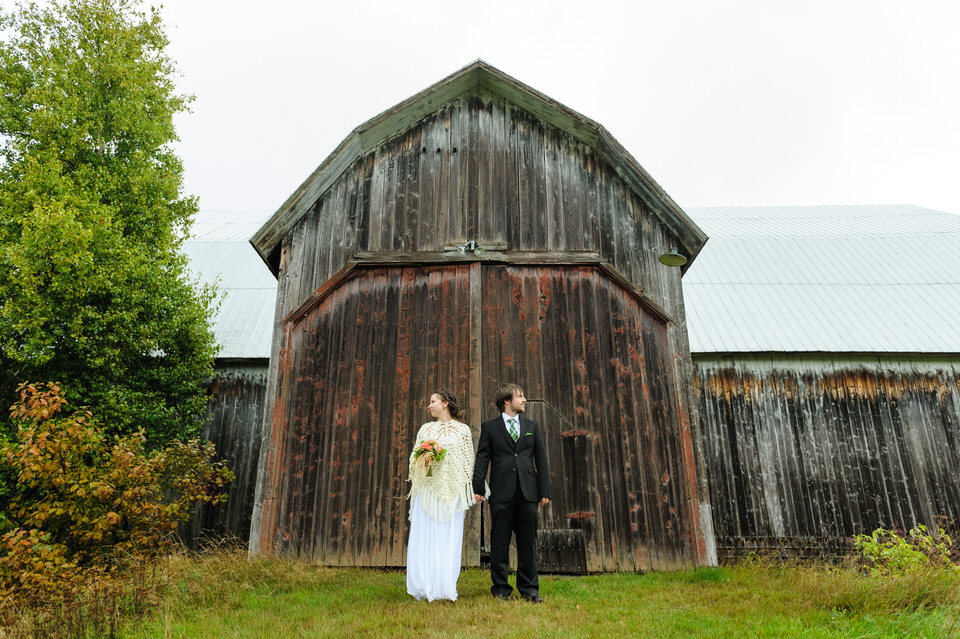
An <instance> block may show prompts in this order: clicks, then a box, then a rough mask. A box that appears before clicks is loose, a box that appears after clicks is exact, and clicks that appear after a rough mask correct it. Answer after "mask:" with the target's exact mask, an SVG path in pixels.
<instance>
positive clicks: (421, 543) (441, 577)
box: [407, 497, 466, 601]
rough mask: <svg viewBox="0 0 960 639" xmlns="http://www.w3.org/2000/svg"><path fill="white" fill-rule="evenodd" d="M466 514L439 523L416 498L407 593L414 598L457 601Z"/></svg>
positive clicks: (414, 501) (408, 558)
mask: <svg viewBox="0 0 960 639" xmlns="http://www.w3.org/2000/svg"><path fill="white" fill-rule="evenodd" d="M465 514H466V513H464V512H462V511H461V512H456V513H453V516H452V517H451V518H450V521H448V522H442V521H438V520H436V519H434V518H433V517H431V516H430V515H428V514H427V511H425V510H424V509H423V508H421V507H420V504H419V503H418V500H417V498H416V497H414V499H413V504H412V506H411V510H410V543H409V544H407V593H408V594H410V595H411V596H412V597H415V598H417V599H426V600H427V601H434V600H436V599H449V600H450V601H456V600H457V578H459V577H460V559H461V551H462V549H463V519H464V516H465Z"/></svg>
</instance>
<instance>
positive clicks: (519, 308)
mask: <svg viewBox="0 0 960 639" xmlns="http://www.w3.org/2000/svg"><path fill="white" fill-rule="evenodd" d="M482 279H483V304H482V307H483V318H482V321H483V326H482V335H483V362H484V368H483V383H482V388H483V395H484V397H485V398H487V401H488V402H489V401H490V399H491V398H492V396H493V394H494V393H495V391H496V388H497V387H498V386H499V385H500V384H502V383H504V382H514V383H518V384H520V385H521V386H523V388H524V390H525V393H526V397H527V400H528V403H527V410H528V414H529V416H530V417H531V418H532V419H535V420H537V421H538V422H540V424H541V425H542V426H543V431H544V436H545V440H546V445H547V452H548V455H549V459H550V464H551V467H550V471H551V481H552V484H553V499H552V502H551V503H550V504H549V505H548V506H547V507H545V508H541V509H540V528H541V534H540V560H541V562H542V563H543V564H544V568H545V572H546V571H548V570H555V571H558V572H583V571H591V572H592V571H600V570H603V571H614V570H627V571H638V570H639V571H645V570H650V569H676V568H682V567H686V566H689V565H693V564H694V563H695V557H693V556H692V555H691V550H690V547H689V544H687V543H686V540H687V539H688V538H689V526H690V522H688V521H687V519H686V513H687V504H686V490H685V485H684V482H683V460H682V457H681V446H680V443H681V442H680V436H681V434H680V428H679V417H678V415H677V412H676V401H675V398H676V389H675V382H674V380H673V376H672V373H671V371H672V362H671V359H670V351H669V343H668V339H667V332H666V325H665V324H664V323H663V322H662V321H661V320H660V319H658V318H656V317H654V316H653V315H652V314H651V313H649V312H647V311H646V309H645V308H644V307H643V306H642V305H641V303H640V302H639V301H638V300H637V298H636V297H634V296H633V295H632V294H631V293H630V292H628V291H626V290H625V289H623V288H622V287H621V286H620V285H619V284H617V283H615V282H613V281H612V280H610V279H609V278H608V277H607V276H606V274H605V273H604V272H603V271H602V269H599V268H597V267H594V266H583V267H578V266H564V265H549V266H532V265H531V266H501V265H485V266H484V270H483V277H482ZM495 410H496V409H490V412H491V413H494V412H495ZM487 419H489V418H487Z"/></svg>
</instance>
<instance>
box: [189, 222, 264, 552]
mask: <svg viewBox="0 0 960 639" xmlns="http://www.w3.org/2000/svg"><path fill="white" fill-rule="evenodd" d="M265 218H266V214H264V213H262V212H247V211H205V212H202V213H200V214H199V215H198V216H197V219H196V220H195V222H194V225H193V229H192V233H191V239H189V240H188V241H186V242H185V243H184V252H185V253H186V255H187V257H188V258H189V260H190V262H189V263H190V269H191V270H192V271H193V273H194V274H195V275H196V276H197V277H199V278H200V280H201V281H202V282H203V283H207V284H217V285H218V286H219V288H220V290H221V299H220V308H219V312H218V313H217V315H216V316H215V318H214V322H213V332H214V335H215V336H216V338H217V343H218V345H219V346H220V352H219V354H218V357H217V359H216V362H215V366H214V375H213V377H212V378H211V379H209V380H208V381H207V390H208V392H209V400H208V403H207V422H206V424H205V426H204V429H203V432H202V436H203V437H204V438H205V439H208V440H210V441H212V442H213V443H214V445H215V446H216V449H217V454H218V456H219V457H220V458H221V459H223V460H225V461H226V462H227V465H228V467H229V468H230V469H231V470H232V471H233V472H234V475H235V477H234V480H233V482H231V484H230V486H229V487H228V500H227V503H226V504H222V505H215V506H211V505H209V504H202V505H200V506H198V507H197V508H196V510H195V512H194V514H193V516H192V517H191V519H190V521H189V522H187V523H186V524H184V525H182V526H181V527H180V530H179V533H180V535H181V536H182V537H183V538H184V540H185V541H186V542H187V543H190V544H193V543H196V542H197V541H198V540H201V539H203V538H206V537H209V538H212V539H221V538H223V537H232V538H237V539H242V540H244V541H245V540H247V539H248V538H249V537H250V515H251V513H252V512H253V498H254V493H255V490H256V477H257V464H258V463H259V459H260V444H261V442H262V439H263V437H262V430H263V415H264V409H265V406H266V403H267V398H266V390H267V371H268V369H269V361H270V341H271V332H272V329H273V309H274V306H275V304H276V288H277V283H276V279H275V278H274V277H273V276H272V275H271V274H270V271H269V269H267V268H266V267H265V266H264V265H263V263H262V262H261V261H260V260H259V259H258V258H257V253H256V251H254V249H253V247H252V246H250V243H249V238H250V237H251V236H252V235H253V233H254V232H255V231H256V230H257V229H258V228H260V226H261V225H262V223H263V221H264V219H265ZM271 406H272V404H271Z"/></svg>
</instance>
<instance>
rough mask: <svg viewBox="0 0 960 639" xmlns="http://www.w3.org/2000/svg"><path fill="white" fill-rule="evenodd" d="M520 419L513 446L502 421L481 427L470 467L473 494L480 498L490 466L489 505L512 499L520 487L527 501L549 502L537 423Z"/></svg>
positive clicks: (547, 474) (543, 449) (546, 467)
mask: <svg viewBox="0 0 960 639" xmlns="http://www.w3.org/2000/svg"><path fill="white" fill-rule="evenodd" d="M519 417H520V427H519V430H520V437H519V438H518V439H517V441H516V443H514V441H513V438H511V437H510V434H509V433H508V432H507V428H506V426H504V423H503V417H501V416H500V415H497V418H496V419H491V420H490V421H486V422H483V423H482V424H481V425H480V443H479V444H477V461H476V464H475V465H474V467H473V492H474V493H476V494H478V495H482V494H483V492H484V486H483V481H484V479H485V478H486V476H487V466H488V465H489V466H490V501H492V502H504V501H510V500H511V499H513V495H514V493H515V492H516V490H517V485H518V484H519V486H520V490H521V491H523V497H524V499H526V500H527V501H540V499H541V498H543V497H546V498H548V499H549V498H550V465H549V463H548V462H547V449H546V447H545V446H544V444H543V435H542V434H541V432H540V425H539V424H537V422H535V421H532V420H529V419H526V418H524V417H523V416H522V415H520V416H519Z"/></svg>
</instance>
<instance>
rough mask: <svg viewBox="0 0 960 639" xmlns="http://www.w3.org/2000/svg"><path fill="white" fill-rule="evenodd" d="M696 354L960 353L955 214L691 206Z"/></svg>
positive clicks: (689, 281)
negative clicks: (695, 244)
mask: <svg viewBox="0 0 960 639" xmlns="http://www.w3.org/2000/svg"><path fill="white" fill-rule="evenodd" d="M687 213H688V214H689V215H690V217H691V218H693V220H694V221H695V222H696V223H697V224H698V225H700V227H701V228H703V229H704V230H705V231H706V232H707V234H708V235H709V236H710V240H709V241H708V242H707V244H706V246H705V247H704V248H703V250H702V251H701V252H700V255H699V256H698V258H697V261H696V262H695V263H694V264H693V265H691V267H690V269H689V270H688V271H687V273H686V274H685V275H684V278H683V292H684V300H685V307H686V313H687V321H688V327H689V332H690V348H691V350H692V351H693V352H694V353H698V352H700V353H716V352H816V351H828V352H865V353H868V352H905V353H960V216H957V215H951V214H949V213H942V212H939V211H932V210H930V209H925V208H921V207H918V206H906V205H904V206H803V207H786V206H783V207H716V208H690V209H687Z"/></svg>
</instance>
